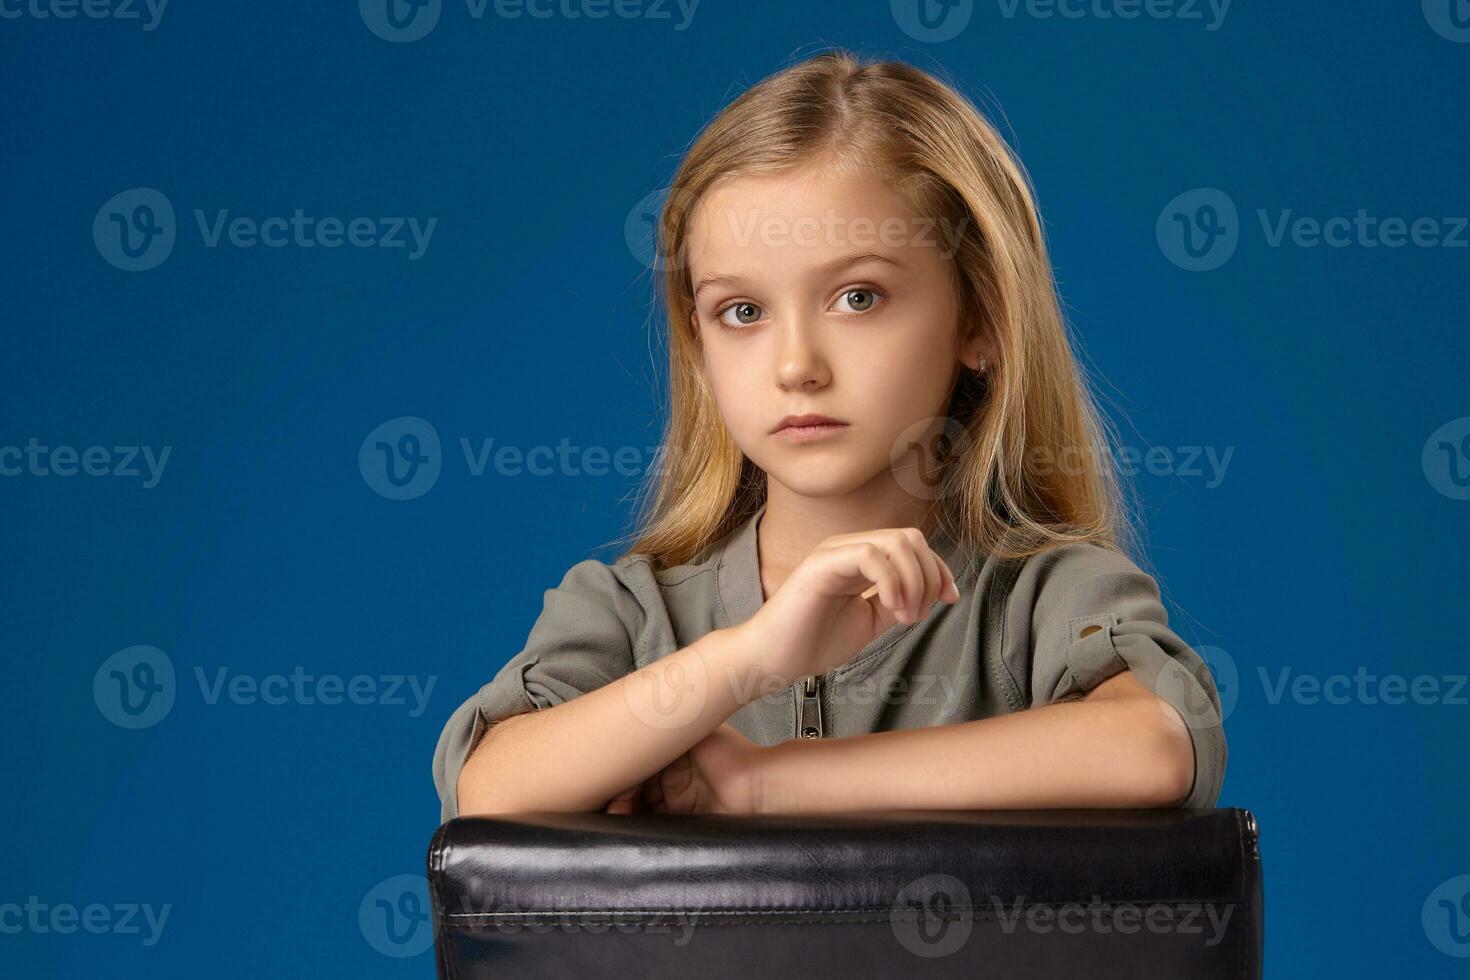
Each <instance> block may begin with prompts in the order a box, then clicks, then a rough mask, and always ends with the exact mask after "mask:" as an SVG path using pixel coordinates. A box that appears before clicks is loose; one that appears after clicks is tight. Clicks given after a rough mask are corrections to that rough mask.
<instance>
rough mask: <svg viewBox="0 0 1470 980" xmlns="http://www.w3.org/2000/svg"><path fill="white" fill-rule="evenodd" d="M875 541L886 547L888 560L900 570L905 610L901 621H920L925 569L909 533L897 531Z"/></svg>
mask: <svg viewBox="0 0 1470 980" xmlns="http://www.w3.org/2000/svg"><path fill="white" fill-rule="evenodd" d="M874 543H875V544H878V545H879V547H882V548H885V549H886V551H887V554H888V560H889V561H891V562H893V567H894V568H896V569H897V570H898V577H899V579H900V580H901V581H902V582H903V611H902V614H901V615H900V616H899V622H901V623H916V622H918V621H919V615H920V612H921V611H920V609H919V601H920V600H921V599H923V597H924V571H923V569H922V568H920V567H919V559H918V556H916V555H915V554H914V546H913V544H912V543H911V542H910V541H909V539H908V535H906V534H904V533H903V532H902V531H895V532H894V533H893V534H885V535H880V536H879V538H878V540H876V541H875V542H874Z"/></svg>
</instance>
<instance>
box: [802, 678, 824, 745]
mask: <svg viewBox="0 0 1470 980" xmlns="http://www.w3.org/2000/svg"><path fill="white" fill-rule="evenodd" d="M799 695H800V698H801V701H800V709H799V710H798V712H797V719H796V736H797V737H798V738H823V737H824V736H825V735H826V734H827V733H826V732H825V731H824V730H823V727H822V677H821V675H819V674H808V675H807V677H806V680H805V681H804V682H803V684H802V687H801V690H800V692H799Z"/></svg>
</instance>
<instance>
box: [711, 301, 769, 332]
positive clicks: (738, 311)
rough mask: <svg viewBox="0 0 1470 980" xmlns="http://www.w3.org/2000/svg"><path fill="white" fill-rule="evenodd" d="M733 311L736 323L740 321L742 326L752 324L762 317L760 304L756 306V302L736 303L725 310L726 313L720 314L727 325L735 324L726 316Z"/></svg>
mask: <svg viewBox="0 0 1470 980" xmlns="http://www.w3.org/2000/svg"><path fill="white" fill-rule="evenodd" d="M731 313H733V314H735V320H736V323H739V324H741V325H742V326H749V325H750V324H752V323H755V322H756V321H757V320H759V319H760V318H761V308H760V307H759V306H756V305H755V304H754V303H736V304H735V305H734V306H732V307H730V308H729V309H727V310H725V312H724V313H721V314H720V319H721V320H723V321H724V322H725V323H726V324H727V325H729V326H735V324H733V323H730V321H729V320H728V319H726V317H728V316H729V315H730V314H731Z"/></svg>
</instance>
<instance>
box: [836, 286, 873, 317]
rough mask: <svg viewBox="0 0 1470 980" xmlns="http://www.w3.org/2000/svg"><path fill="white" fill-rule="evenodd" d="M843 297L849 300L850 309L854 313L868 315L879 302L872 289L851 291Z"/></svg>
mask: <svg viewBox="0 0 1470 980" xmlns="http://www.w3.org/2000/svg"><path fill="white" fill-rule="evenodd" d="M842 295H843V298H844V299H846V300H847V306H848V308H849V309H850V310H852V311H853V312H854V313H866V312H867V311H868V310H870V309H872V308H873V304H874V303H875V302H876V301H877V296H875V295H874V293H873V291H872V290H871V289H849V290H848V291H847V292H845V293H843V294H842Z"/></svg>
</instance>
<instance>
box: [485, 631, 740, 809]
mask: <svg viewBox="0 0 1470 980" xmlns="http://www.w3.org/2000/svg"><path fill="white" fill-rule="evenodd" d="M759 649H760V647H759V646H758V644H757V643H756V642H755V641H754V639H753V638H752V637H751V636H749V635H748V632H747V631H745V630H743V629H742V628H741V627H739V626H736V627H731V628H729V629H722V630H714V631H712V632H710V633H707V634H705V635H704V636H703V637H701V638H700V639H699V640H697V641H696V642H695V643H692V644H690V645H689V646H687V647H684V648H683V649H681V650H678V651H676V652H675V653H672V654H670V655H669V656H667V657H663V658H661V659H660V660H658V661H655V662H654V663H651V664H649V665H648V666H647V667H644V668H642V669H640V670H637V671H634V672H633V673H630V674H625V675H624V676H622V677H619V678H618V679H617V680H615V681H613V682H611V683H608V684H605V685H603V686H602V687H599V688H598V689H596V690H594V691H589V692H588V693H586V694H583V695H581V696H579V697H576V698H573V699H571V700H570V701H566V702H564V703H562V704H558V705H554V706H552V707H550V708H542V709H539V710H536V711H529V712H525V713H523V714H519V715H512V716H511V717H508V718H505V719H503V720H501V721H499V722H498V723H496V724H494V725H492V726H491V727H490V728H489V730H487V731H486V732H485V734H484V736H483V737H482V738H481V739H480V742H479V744H478V745H477V746H476V747H475V749H474V750H473V751H472V752H471V753H470V756H469V758H468V759H466V760H465V764H464V768H463V769H462V770H461V771H460V775H459V783H458V789H457V792H458V794H459V813H460V814H461V815H462V816H471V815H475V814H491V813H511V812H526V811H532V810H545V811H552V812H561V813H568V812H575V813H583V812H591V811H596V810H601V809H602V808H603V807H604V806H606V805H607V803H608V801H609V800H611V799H612V798H613V797H615V796H617V795H618V794H619V793H621V792H623V791H624V790H626V789H627V788H628V787H629V786H632V785H635V784H637V783H639V782H641V781H643V780H645V779H647V778H648V777H649V776H651V775H652V774H654V773H656V772H658V771H660V770H661V769H663V768H664V766H666V765H668V764H669V763H670V762H672V761H673V760H675V759H677V758H678V757H679V756H680V755H682V754H683V753H684V752H686V751H687V750H688V749H689V748H690V746H692V745H694V744H695V743H697V742H699V741H701V740H702V739H703V738H704V737H705V736H706V735H708V734H709V733H710V732H711V731H713V730H714V729H715V728H717V727H718V726H719V725H720V724H722V723H723V722H724V721H725V719H726V718H728V717H729V716H730V715H731V714H733V713H734V712H735V711H736V710H737V709H738V708H740V707H741V706H742V705H743V704H744V703H745V702H743V701H741V700H740V697H739V692H740V691H748V692H750V694H751V696H752V697H761V696H763V695H765V694H767V693H769V691H768V690H766V689H764V688H763V687H762V686H761V685H760V684H755V683H748V684H743V683H738V682H733V679H736V678H750V677H755V676H758V675H759V674H760V673H761V668H760V665H759V663H758V660H757V651H758V650H759Z"/></svg>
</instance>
